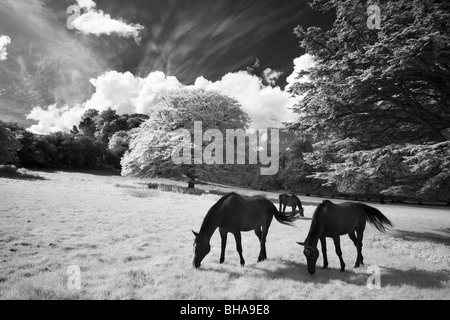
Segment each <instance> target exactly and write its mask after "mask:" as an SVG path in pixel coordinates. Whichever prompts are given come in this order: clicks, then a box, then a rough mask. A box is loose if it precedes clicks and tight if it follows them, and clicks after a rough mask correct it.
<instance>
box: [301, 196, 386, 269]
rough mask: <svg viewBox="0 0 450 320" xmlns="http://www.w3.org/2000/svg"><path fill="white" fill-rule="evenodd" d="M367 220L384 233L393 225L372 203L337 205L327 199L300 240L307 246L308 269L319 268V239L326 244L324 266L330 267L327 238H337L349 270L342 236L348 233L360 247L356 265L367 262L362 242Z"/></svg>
mask: <svg viewBox="0 0 450 320" xmlns="http://www.w3.org/2000/svg"><path fill="white" fill-rule="evenodd" d="M367 221H368V222H369V223H370V224H372V225H373V226H374V227H375V228H377V229H378V230H379V231H380V232H383V233H384V232H386V227H385V226H389V227H392V223H391V221H389V219H388V218H386V217H385V216H384V215H383V214H382V213H381V212H380V211H379V210H378V209H375V208H373V207H370V206H368V205H365V204H362V203H355V202H345V203H342V204H334V203H332V202H331V201H329V200H325V201H323V202H322V203H321V204H320V205H319V206H318V207H317V208H316V211H315V212H314V216H313V218H312V222H311V227H310V229H309V233H308V236H307V237H306V240H305V242H297V243H298V244H299V245H302V246H304V247H305V249H304V251H303V254H304V255H305V256H306V260H307V264H308V272H309V273H310V274H314V273H315V271H316V262H317V258H318V257H319V250H318V249H317V242H318V240H319V239H320V244H321V246H322V254H323V269H326V268H327V267H328V259H327V245H326V240H325V238H326V237H328V238H333V240H334V245H335V247H336V254H337V255H338V257H339V261H340V263H341V271H344V270H345V263H344V260H343V259H342V251H341V244H340V238H339V236H341V235H344V234H348V235H349V236H350V239H351V240H352V241H353V243H354V244H355V246H356V249H357V257H356V263H355V268H358V267H359V266H360V265H364V262H363V255H362V241H363V233H364V229H365V227H366V222H367Z"/></svg>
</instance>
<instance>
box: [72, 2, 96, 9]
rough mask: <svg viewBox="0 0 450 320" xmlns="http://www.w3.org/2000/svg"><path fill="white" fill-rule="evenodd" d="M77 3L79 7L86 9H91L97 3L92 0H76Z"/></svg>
mask: <svg viewBox="0 0 450 320" xmlns="http://www.w3.org/2000/svg"><path fill="white" fill-rule="evenodd" d="M77 3H78V5H79V6H80V8H83V9H87V10H90V9H93V8H95V7H96V6H97V4H96V3H95V2H94V1H92V0H77Z"/></svg>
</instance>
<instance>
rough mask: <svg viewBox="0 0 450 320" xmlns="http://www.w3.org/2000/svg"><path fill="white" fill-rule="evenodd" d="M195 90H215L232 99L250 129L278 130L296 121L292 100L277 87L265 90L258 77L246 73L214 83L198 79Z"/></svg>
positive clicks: (293, 100) (236, 74) (230, 74)
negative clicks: (247, 121) (240, 106)
mask: <svg viewBox="0 0 450 320" xmlns="http://www.w3.org/2000/svg"><path fill="white" fill-rule="evenodd" d="M194 86H195V87H197V88H203V89H206V90H217V91H219V92H221V93H223V94H225V95H228V96H230V97H232V98H235V99H236V100H237V101H239V103H240V104H241V105H242V109H243V110H244V111H245V112H247V113H248V115H249V116H250V118H251V119H252V124H251V128H253V129H265V128H272V127H281V126H282V122H289V121H292V120H293V119H294V118H295V116H294V114H293V113H292V111H291V110H290V108H292V107H293V106H294V104H295V102H296V100H295V99H293V98H291V97H290V95H289V94H288V93H287V92H285V91H283V90H281V89H280V88H279V87H270V86H264V85H263V84H262V80H261V79H260V78H259V77H257V76H254V75H250V74H248V73H247V72H245V71H239V72H235V73H228V74H226V75H225V76H224V77H223V78H222V79H221V80H219V81H216V82H211V81H208V80H206V79H204V78H203V77H200V78H198V79H197V80H196V81H195V85H194Z"/></svg>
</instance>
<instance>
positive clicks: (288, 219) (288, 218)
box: [272, 207, 300, 227]
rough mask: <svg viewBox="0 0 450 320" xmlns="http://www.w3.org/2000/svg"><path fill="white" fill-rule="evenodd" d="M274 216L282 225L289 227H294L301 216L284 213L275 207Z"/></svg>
mask: <svg viewBox="0 0 450 320" xmlns="http://www.w3.org/2000/svg"><path fill="white" fill-rule="evenodd" d="M272 212H273V216H274V217H275V219H277V221H278V222H279V223H281V224H284V225H287V226H291V227H293V226H294V224H293V223H294V222H295V221H297V220H298V219H299V218H300V215H299V214H298V213H297V214H296V213H283V212H282V211H281V210H280V211H277V208H276V207H274V210H273V211H272Z"/></svg>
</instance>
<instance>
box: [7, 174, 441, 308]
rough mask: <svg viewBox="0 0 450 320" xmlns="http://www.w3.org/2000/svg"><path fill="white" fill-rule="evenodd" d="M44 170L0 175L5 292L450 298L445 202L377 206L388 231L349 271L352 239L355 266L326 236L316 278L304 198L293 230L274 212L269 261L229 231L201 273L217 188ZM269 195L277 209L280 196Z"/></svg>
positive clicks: (374, 236)
mask: <svg viewBox="0 0 450 320" xmlns="http://www.w3.org/2000/svg"><path fill="white" fill-rule="evenodd" d="M36 174H38V175H39V176H40V177H41V179H34V178H32V177H28V178H26V179H17V178H14V177H8V178H0V197H1V198H0V226H1V227H0V263H1V264H0V298H1V299H299V300H305V299H450V210H449V209H448V208H428V207H420V206H398V205H379V204H372V205H373V206H375V207H376V208H378V209H379V210H381V211H382V212H383V213H384V214H385V215H386V216H387V217H388V218H389V219H390V220H391V221H392V222H393V224H394V228H393V229H392V230H390V231H389V232H388V234H386V235H385V234H381V233H379V232H378V231H376V230H375V229H373V228H372V227H371V226H368V227H367V229H366V232H365V238H364V243H363V254H364V257H365V260H364V262H365V266H363V267H362V268H359V269H354V268H353V265H354V261H355V259H356V249H355V247H354V246H353V243H352V242H351V240H350V239H349V238H348V237H346V236H345V237H341V245H342V251H343V258H344V260H345V262H346V264H347V271H346V272H344V273H342V272H340V270H339V260H338V258H337V256H336V254H335V253H334V245H333V243H332V240H331V239H329V240H328V259H329V269H328V270H321V266H322V257H321V256H320V257H319V260H318V270H317V272H316V274H315V275H314V276H311V275H309V274H308V272H307V270H306V259H305V257H304V255H303V254H302V250H303V248H302V247H300V246H299V245H298V244H296V241H303V240H304V239H305V238H306V235H307V232H308V230H309V226H310V223H311V220H310V219H311V216H312V214H313V212H314V209H315V208H316V206H317V205H318V204H319V203H320V202H321V199H317V198H309V197H300V198H301V200H302V201H303V205H304V209H305V211H304V214H305V217H304V218H301V219H300V220H298V221H297V222H295V226H296V227H295V228H292V227H288V226H284V225H281V224H280V223H278V222H277V221H276V220H275V219H274V220H273V222H272V225H271V227H270V230H269V233H268V238H267V244H266V247H267V256H268V260H266V261H263V262H261V263H257V262H256V260H257V258H258V253H259V242H258V240H257V238H256V236H255V234H254V233H253V232H248V233H242V244H243V254H244V258H245V260H246V265H245V267H241V266H240V265H239V257H238V254H237V252H236V250H235V243H234V238H233V237H232V236H231V235H230V236H229V237H228V246H227V251H226V260H225V263H224V264H219V255H220V236H219V233H218V231H216V233H215V234H214V235H213V237H212V239H211V247H212V249H211V252H210V253H209V255H207V256H206V258H205V259H204V260H203V262H202V266H201V268H200V269H198V270H196V269H194V268H193V266H192V257H193V252H192V248H193V246H192V244H193V240H194V237H193V235H192V232H191V229H193V230H195V231H198V229H199V228H200V225H201V223H202V221H203V218H204V216H205V214H206V212H207V211H208V209H209V208H210V207H211V206H212V205H213V204H214V203H215V202H216V201H217V200H218V199H219V198H220V197H219V196H217V195H201V196H195V195H186V194H176V193H171V192H163V191H160V190H149V189H148V188H147V187H146V186H145V185H144V184H142V182H143V181H141V180H139V179H132V178H123V177H120V176H109V175H102V174H92V173H74V172H42V171H40V172H36ZM145 181H150V180H145ZM237 192H239V190H237ZM244 193H247V194H252V193H253V194H256V193H257V192H254V191H249V190H246V191H245V192H244ZM265 194H266V195H267V197H268V198H269V199H271V200H272V201H273V202H274V204H275V205H276V206H277V207H278V202H277V200H276V199H278V194H276V193H270V192H265ZM336 202H340V201H336ZM287 211H290V208H289V207H288V208H287ZM72 265H76V266H79V267H80V270H81V289H80V290H76V289H75V290H70V289H69V288H68V287H67V280H68V277H69V274H68V273H67V269H68V267H69V266H72ZM370 265H377V266H379V267H380V269H381V289H380V290H377V289H374V290H369V289H368V288H367V286H366V282H367V279H368V277H369V275H370V274H369V273H367V267H368V266H370Z"/></svg>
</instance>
